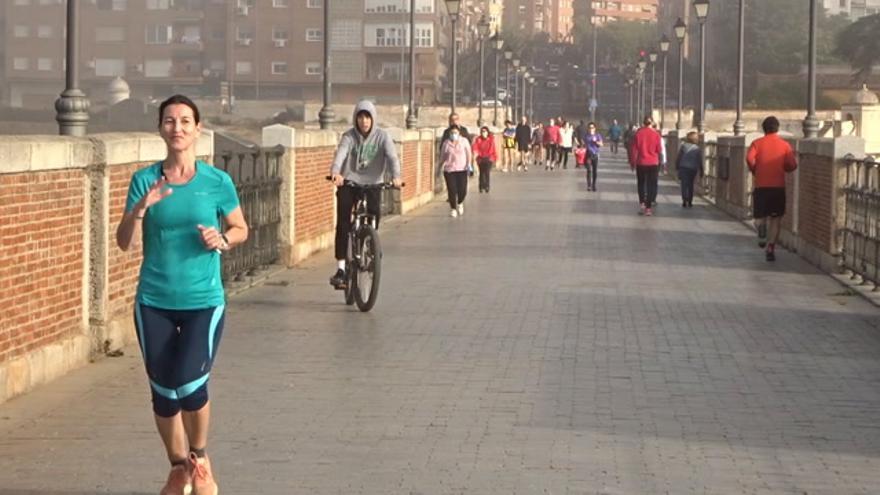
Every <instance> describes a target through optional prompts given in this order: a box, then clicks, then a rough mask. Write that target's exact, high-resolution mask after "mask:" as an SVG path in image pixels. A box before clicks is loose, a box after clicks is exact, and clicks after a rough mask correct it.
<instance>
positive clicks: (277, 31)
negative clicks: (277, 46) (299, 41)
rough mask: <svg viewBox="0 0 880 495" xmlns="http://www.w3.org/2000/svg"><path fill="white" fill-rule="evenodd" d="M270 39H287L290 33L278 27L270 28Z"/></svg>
mask: <svg viewBox="0 0 880 495" xmlns="http://www.w3.org/2000/svg"><path fill="white" fill-rule="evenodd" d="M272 39H273V40H287V39H290V35H289V34H288V33H287V30H286V29H284V28H280V27H273V28H272Z"/></svg>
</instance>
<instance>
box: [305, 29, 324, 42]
mask: <svg viewBox="0 0 880 495" xmlns="http://www.w3.org/2000/svg"><path fill="white" fill-rule="evenodd" d="M323 39H324V35H323V33H321V30H320V29H306V41H322V40H323Z"/></svg>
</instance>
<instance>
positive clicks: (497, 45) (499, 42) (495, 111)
mask: <svg viewBox="0 0 880 495" xmlns="http://www.w3.org/2000/svg"><path fill="white" fill-rule="evenodd" d="M492 44H493V45H495V101H494V102H493V103H492V108H493V111H492V125H494V126H495V127H498V101H499V100H498V86H499V84H498V54H499V53H501V48H502V47H503V46H504V40H503V39H501V34H500V33H498V32H496V33H495V37H494V38H493V40H492Z"/></svg>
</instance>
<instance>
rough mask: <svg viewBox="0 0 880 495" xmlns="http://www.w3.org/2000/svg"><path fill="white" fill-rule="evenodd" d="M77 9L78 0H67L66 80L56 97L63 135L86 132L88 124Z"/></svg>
mask: <svg viewBox="0 0 880 495" xmlns="http://www.w3.org/2000/svg"><path fill="white" fill-rule="evenodd" d="M78 11H79V0H68V2H67V41H66V43H67V45H66V47H67V68H66V84H65V88H64V91H63V92H62V93H61V95H59V97H58V99H57V100H55V112H56V113H55V120H56V121H57V122H58V134H60V135H62V136H85V135H86V132H87V131H88V125H89V106H90V103H89V99H88V98H86V94H85V93H83V92H82V90H81V89H79V22H78V17H79V16H78V15H77V14H78Z"/></svg>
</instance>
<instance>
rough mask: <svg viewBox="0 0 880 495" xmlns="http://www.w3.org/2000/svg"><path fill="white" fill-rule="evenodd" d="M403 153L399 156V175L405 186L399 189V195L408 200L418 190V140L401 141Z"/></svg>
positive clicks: (414, 195)
mask: <svg viewBox="0 0 880 495" xmlns="http://www.w3.org/2000/svg"><path fill="white" fill-rule="evenodd" d="M401 148H403V153H402V156H401V157H400V168H401V171H400V175H401V178H402V179H403V182H405V183H406V186H405V187H404V188H403V189H401V190H400V196H401V199H402V200H403V201H408V200H410V199H413V198H414V197H416V195H417V194H418V193H419V192H420V191H419V190H418V179H417V177H418V172H419V169H418V166H417V163H418V160H419V142H418V141H406V142H404V143H403V146H401Z"/></svg>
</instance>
